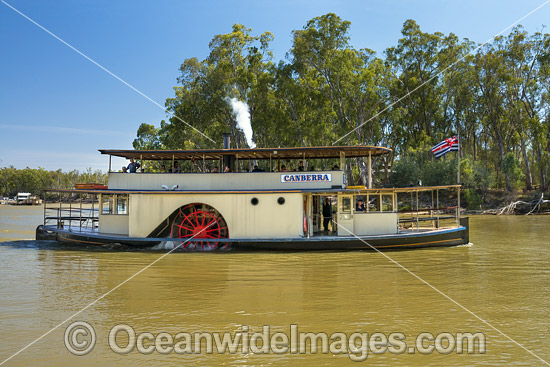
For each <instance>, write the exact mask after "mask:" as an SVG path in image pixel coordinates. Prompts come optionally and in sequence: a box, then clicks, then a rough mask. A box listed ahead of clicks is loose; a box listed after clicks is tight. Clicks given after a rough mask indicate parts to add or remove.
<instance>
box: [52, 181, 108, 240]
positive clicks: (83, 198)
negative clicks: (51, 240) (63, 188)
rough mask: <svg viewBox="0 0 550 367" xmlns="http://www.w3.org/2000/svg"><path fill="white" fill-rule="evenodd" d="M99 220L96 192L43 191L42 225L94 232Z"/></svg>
mask: <svg viewBox="0 0 550 367" xmlns="http://www.w3.org/2000/svg"><path fill="white" fill-rule="evenodd" d="M98 222H99V200H98V195H97V194H91V193H77V194H75V193H63V192H55V194H53V195H51V194H50V195H49V194H48V191H45V192H44V226H56V227H57V228H64V229H69V230H72V231H80V232H83V231H86V232H96V231H97V230H98Z"/></svg>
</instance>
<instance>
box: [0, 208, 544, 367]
mask: <svg viewBox="0 0 550 367" xmlns="http://www.w3.org/2000/svg"><path fill="white" fill-rule="evenodd" d="M41 210H42V209H41V208H40V207H24V208H22V207H7V206H0V241H4V242H2V243H0V330H1V331H2V332H1V333H0V363H1V362H2V361H4V360H5V359H7V358H9V357H10V356H12V355H13V354H14V353H16V352H17V351H19V350H21V349H22V348H23V347H25V346H26V345H28V344H29V343H30V342H32V341H34V340H35V339H36V338H38V337H40V336H42V335H44V334H45V333H46V332H48V331H50V330H51V329H52V328H54V327H56V326H57V325H59V324H60V323H62V322H63V321H64V320H65V319H67V318H69V317H71V315H73V314H74V313H76V312H78V311H79V310H81V309H82V308H83V307H85V306H87V305H89V304H90V303H92V302H94V301H95V300H97V299H98V298H99V297H101V296H102V295H104V294H105V293H106V292H108V291H110V290H112V289H113V288H114V287H116V286H117V285H119V284H121V283H122V282H124V281H125V280H127V279H128V278H129V277H131V276H133V275H134V274H136V273H137V272H139V271H140V270H142V269H144V268H145V267H146V266H148V265H150V264H151V263H152V262H153V261H155V260H157V259H159V258H160V257H161V256H162V255H163V252H150V251H149V252H147V251H127V250H124V249H119V248H95V247H80V246H74V245H73V246H65V245H60V244H56V243H52V242H45V241H33V240H29V239H32V238H33V236H34V229H35V227H36V225H38V224H40V221H41V215H42V211H41ZM470 223H471V227H472V229H471V234H470V239H471V242H472V243H473V245H472V246H462V247H454V248H442V249H424V250H411V251H394V252H387V253H386V255H388V256H389V257H391V258H392V259H393V260H394V261H396V262H398V263H399V264H401V265H402V266H403V267H405V268H407V269H408V270H410V271H411V272H413V273H414V274H416V275H417V276H419V277H420V278H422V279H423V280H425V281H426V282H428V283H429V284H431V285H432V286H434V287H435V288H437V289H438V290H440V291H441V292H443V293H444V294H445V295H447V296H449V297H450V298H452V299H453V300H455V301H456V302H458V303H459V304H461V305H463V306H464V307H465V308H467V309H468V310H469V311H471V312H472V313H474V314H475V315H477V316H478V317H479V318H481V319H483V320H485V321H487V322H488V323H490V324H491V325H492V326H494V327H495V328H497V329H499V330H500V331H501V332H503V333H505V334H506V335H508V336H509V337H510V338H512V339H513V340H514V341H516V342H517V343H519V344H521V345H522V346H524V347H525V348H526V349H528V350H530V351H531V352H533V353H534V354H536V355H537V356H539V357H541V358H542V359H544V360H546V361H549V360H550V343H548V339H547V335H548V333H549V332H550V323H549V321H548V314H549V311H550V310H549V307H550V288H549V285H550V216H539V217H473V218H471V221H470ZM72 321H86V322H87V323H89V324H90V325H92V326H93V328H94V330H95V334H96V344H95V347H94V348H93V350H92V351H90V352H89V353H88V354H87V355H85V356H75V355H73V354H71V353H69V351H68V350H67V348H66V347H65V345H64V332H65V330H66V328H67V325H69V324H70V323H71V322H72ZM118 324H124V325H128V327H132V328H133V329H134V330H135V332H136V334H140V333H143V332H150V333H152V334H153V336H156V335H158V334H159V333H161V332H167V333H168V334H171V335H173V336H176V334H178V333H195V332H218V333H224V332H228V333H232V335H234V334H235V333H236V332H239V331H241V332H242V331H243V327H244V326H249V327H250V333H249V334H251V333H252V332H254V331H262V327H263V326H269V328H270V329H269V332H270V333H271V334H274V333H276V332H284V333H286V334H287V335H290V334H291V332H290V329H291V325H297V328H298V330H299V331H300V332H315V333H320V332H324V333H326V334H327V335H328V336H329V337H332V338H333V339H330V340H331V341H334V340H335V339H334V338H335V334H333V333H336V332H341V333H344V334H345V335H346V336H350V335H351V334H352V333H354V332H360V333H368V334H369V335H371V334H372V333H375V332H380V333H384V334H385V335H389V334H390V333H402V334H403V335H404V336H405V340H406V345H407V348H406V350H405V351H404V352H401V354H393V353H390V352H386V353H383V354H374V353H372V352H371V353H369V354H368V356H367V359H366V361H364V362H362V363H368V364H369V365H374V366H394V365H406V366H443V365H445V366H463V365H470V366H471V365H479V366H487V365H492V366H500V365H504V364H515V365H525V366H535V365H543V364H542V362H541V361H540V360H539V359H537V358H536V357H535V356H533V355H532V354H530V353H529V352H528V351H526V350H525V349H522V348H521V347H519V346H518V345H517V344H515V343H514V342H512V341H510V339H508V338H506V337H505V336H503V335H502V334H501V333H499V332H497V331H495V329H493V328H491V327H489V326H488V325H487V324H485V323H483V322H482V321H480V319H478V318H476V317H475V316H473V315H472V314H471V313H468V312H467V311H465V310H464V309H462V308H461V307H459V306H458V305H457V304H455V303H453V302H452V301H450V300H449V299H447V298H445V297H444V296H442V295H441V294H439V293H438V292H436V291H434V289H432V288H430V287H429V286H427V285H426V284H425V283H423V282H421V281H420V280H419V279H417V278H415V277H414V276H412V275H411V274H410V273H408V272H407V271H405V270H403V269H402V268H400V267H399V266H397V265H396V264H395V263H392V262H391V261H390V260H388V259H387V258H386V257H384V256H382V255H380V254H378V253H373V252H325V253H259V252H254V253H235V252H229V253H206V254H201V253H173V254H170V255H168V256H166V257H163V258H162V259H160V260H159V261H158V262H156V263H155V264H154V265H152V266H150V267H149V268H146V269H145V270H144V271H143V272H141V273H139V274H138V275H137V276H135V277H134V278H132V279H131V280H129V281H128V282H126V283H125V284H123V285H121V286H120V287H119V288H117V289H115V290H114V291H112V292H111V293H110V294H108V295H106V296H105V297H104V298H102V299H100V300H99V301H97V302H96V303H94V304H92V305H91V306H89V307H88V308H87V309H85V310H84V311H83V312H81V313H80V314H78V315H77V316H75V317H73V318H72V319H71V321H70V322H66V323H64V324H62V325H61V326H60V327H58V328H57V329H55V330H53V331H52V332H51V333H49V334H48V335H46V336H44V337H43V338H42V339H41V340H39V341H37V342H36V343H35V344H33V345H32V346H30V347H28V348H27V349H26V350H24V351H22V352H21V353H20V354H18V355H17V356H15V357H13V358H12V359H10V360H9V361H7V362H6V363H5V364H4V365H5V366H31V365H32V366H52V365H56V366H74V365H79V366H97V365H104V366H110V365H120V366H122V365H133V366H149V365H157V366H173V365H176V364H178V365H198V364H201V365H236V366H260V365H264V366H265V365H289V366H311V365H317V366H333V365H350V364H354V363H355V362H352V361H351V359H350V357H349V355H348V354H346V353H339V352H338V350H336V351H333V352H332V353H330V351H329V353H327V354H323V353H321V351H320V350H319V351H318V352H317V353H315V354H312V353H311V352H310V350H309V347H308V349H307V350H306V353H304V354H300V353H298V354H294V353H290V351H288V352H283V353H274V352H273V351H271V353H269V354H260V353H252V352H251V351H248V352H246V351H244V352H243V350H242V349H239V350H238V351H237V352H236V353H235V354H230V353H226V354H219V353H217V352H216V351H215V350H214V353H212V354H208V353H206V351H204V350H203V351H202V353H200V354H181V353H175V352H171V353H168V354H162V353H159V351H158V350H153V351H152V353H150V354H141V353H140V352H139V351H138V350H137V347H136V348H134V349H133V350H132V351H131V352H130V353H128V354H118V353H115V352H114V351H113V350H112V348H111V347H110V346H109V342H108V335H109V332H110V331H111V329H112V328H113V327H114V326H115V325H118ZM422 332H428V333H431V334H433V335H434V336H436V335H438V334H439V333H443V332H447V333H452V334H456V333H460V332H462V333H466V332H471V333H477V332H480V333H483V334H484V335H485V338H486V339H485V340H486V352H485V353H484V354H479V353H476V354H467V353H463V354H457V353H456V352H451V353H450V354H446V355H444V354H441V353H437V352H434V353H432V354H423V353H420V352H419V351H418V349H417V350H415V353H412V350H410V351H409V346H414V345H415V344H414V341H415V338H416V336H417V335H418V334H420V333H422ZM124 335H125V334H119V335H118V339H117V342H118V343H119V344H117V345H119V346H124V345H125V343H127V341H128V340H127V338H125V337H124ZM126 335H127V334H126ZM79 338H80V339H79ZM82 340H84V341H87V340H88V339H86V337H83V336H82V335H80V336H78V335H77V341H82ZM360 340H361V339H359V342H360ZM356 341H357V340H356ZM145 344H146V346H147V345H151V342H149V341H148V340H146V343H145ZM203 344H204V343H203ZM359 344H360V343H359ZM429 344H430V343H429V342H426V343H425V345H429ZM432 344H433V343H432ZM320 346H321V344H320ZM161 351H162V349H161Z"/></svg>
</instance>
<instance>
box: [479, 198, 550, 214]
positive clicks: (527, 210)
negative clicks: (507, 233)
mask: <svg viewBox="0 0 550 367" xmlns="http://www.w3.org/2000/svg"><path fill="white" fill-rule="evenodd" d="M546 203H550V200H544V193H542V194H541V195H540V198H539V199H538V200H533V201H522V200H518V201H514V202H512V203H510V204H508V205H506V206H505V207H502V208H499V209H487V210H484V211H483V212H482V213H481V214H493V215H511V214H525V215H529V214H533V213H535V211H536V213H541V209H542V205H543V204H546ZM542 212H546V211H542Z"/></svg>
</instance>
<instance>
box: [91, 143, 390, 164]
mask: <svg viewBox="0 0 550 367" xmlns="http://www.w3.org/2000/svg"><path fill="white" fill-rule="evenodd" d="M99 151H100V152H101V154H108V155H111V156H115V157H122V158H127V159H130V158H134V159H142V160H148V161H158V160H172V159H175V160H192V159H207V160H216V159H221V158H222V157H224V156H235V157H237V158H238V159H270V158H272V159H301V158H304V157H305V158H306V159H324V158H340V152H343V153H344V155H345V156H346V158H354V157H368V156H369V154H371V155H372V156H373V157H374V156H379V155H382V154H387V153H390V152H391V149H390V148H384V147H376V146H367V145H357V146H351V147H348V146H346V147H343V146H329V147H296V148H254V149H250V148H249V149H197V150H115V149H99Z"/></svg>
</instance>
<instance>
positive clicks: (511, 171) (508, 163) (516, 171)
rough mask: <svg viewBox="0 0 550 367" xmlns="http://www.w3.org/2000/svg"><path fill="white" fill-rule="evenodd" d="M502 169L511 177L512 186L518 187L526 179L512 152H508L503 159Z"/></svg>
mask: <svg viewBox="0 0 550 367" xmlns="http://www.w3.org/2000/svg"><path fill="white" fill-rule="evenodd" d="M502 170H503V172H504V173H505V174H506V175H508V177H510V178H511V185H512V188H517V187H518V186H519V185H520V184H521V181H523V179H524V177H523V172H521V169H520V168H519V166H518V162H517V160H516V158H515V157H514V153H512V152H508V153H507V154H506V156H505V157H504V159H503V160H502Z"/></svg>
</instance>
